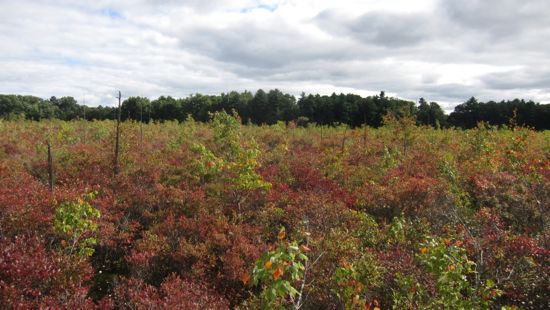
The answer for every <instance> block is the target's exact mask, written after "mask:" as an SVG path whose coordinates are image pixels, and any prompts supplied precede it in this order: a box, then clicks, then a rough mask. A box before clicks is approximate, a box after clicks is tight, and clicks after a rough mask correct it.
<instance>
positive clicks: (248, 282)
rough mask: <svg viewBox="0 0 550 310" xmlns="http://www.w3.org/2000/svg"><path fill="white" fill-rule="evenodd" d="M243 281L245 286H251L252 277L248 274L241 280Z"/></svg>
mask: <svg viewBox="0 0 550 310" xmlns="http://www.w3.org/2000/svg"><path fill="white" fill-rule="evenodd" d="M241 281H243V284H244V285H248V284H250V275H249V274H248V273H245V274H244V275H243V277H242V278H241Z"/></svg>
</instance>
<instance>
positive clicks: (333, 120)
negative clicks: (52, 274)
mask: <svg viewBox="0 0 550 310" xmlns="http://www.w3.org/2000/svg"><path fill="white" fill-rule="evenodd" d="M220 110H225V111H228V112H230V111H232V110H235V111H237V113H238V114H239V115H240V117H241V119H242V120H243V122H244V123H248V122H250V123H253V124H274V123H276V122H277V121H285V122H288V121H292V120H294V121H297V122H298V123H299V124H307V123H316V124H321V125H335V124H348V125H349V126H351V127H357V126H361V125H363V124H367V125H369V126H372V127H379V126H381V125H382V122H383V117H384V115H386V114H388V113H392V114H394V115H396V116H397V117H400V116H402V115H404V114H408V115H414V116H416V119H417V123H418V124H419V125H431V126H434V127H460V128H472V127H475V126H476V125H477V123H478V122H480V121H485V122H488V123H490V124H491V125H497V126H498V125H508V124H510V123H511V122H514V123H515V124H517V125H521V126H528V127H532V128H535V129H537V130H544V129H550V105H549V104H539V103H535V102H533V101H524V100H520V99H514V100H511V101H501V102H494V101H489V102H478V101H477V100H476V99H475V98H474V97H472V98H470V99H469V100H467V101H466V102H464V103H463V104H460V105H458V106H456V107H455V109H454V112H452V113H451V114H450V115H446V114H445V113H444V111H443V110H442V109H441V107H440V106H439V104H437V103H436V102H429V103H428V102H427V101H426V100H424V99H423V98H420V100H419V103H418V104H416V103H415V102H412V101H407V100H402V99H398V98H393V97H388V96H386V95H385V94H384V92H381V93H380V94H379V95H376V96H367V97H361V96H359V95H354V94H339V95H337V94H332V95H330V96H321V95H311V94H310V95H306V94H302V95H301V96H300V97H299V98H298V99H296V98H295V97H294V96H292V95H289V94H285V93H283V92H281V91H280V90H277V89H274V90H270V91H269V92H265V91H263V90H261V89H260V90H258V91H257V92H256V93H254V94H253V93H251V92H249V91H245V92H241V93H239V92H235V91H233V92H230V93H222V94H221V95H201V94H195V95H191V96H189V97H186V98H179V99H176V98H173V97H170V96H168V97H165V96H162V97H159V98H157V99H155V100H152V101H151V100H149V99H148V98H144V97H130V98H128V99H126V100H124V102H123V103H122V109H121V116H122V119H123V120H128V119H132V120H136V121H143V122H150V121H164V120H178V121H183V120H185V119H186V118H187V117H188V116H189V115H191V116H192V117H193V118H194V119H195V120H198V121H203V122H204V121H208V119H209V113H211V112H215V111H220ZM115 117H116V108H114V107H102V106H99V107H88V106H85V105H79V104H78V103H77V101H76V100H75V99H74V98H73V97H61V98H56V97H51V98H50V99H47V100H44V99H41V98H38V97H34V96H21V95H0V118H5V119H14V118H26V119H31V120H40V119H45V118H46V119H47V118H58V119H62V120H73V119H78V118H80V119H87V120H94V119H95V120H103V119H114V118H115ZM511 120H512V121H511Z"/></svg>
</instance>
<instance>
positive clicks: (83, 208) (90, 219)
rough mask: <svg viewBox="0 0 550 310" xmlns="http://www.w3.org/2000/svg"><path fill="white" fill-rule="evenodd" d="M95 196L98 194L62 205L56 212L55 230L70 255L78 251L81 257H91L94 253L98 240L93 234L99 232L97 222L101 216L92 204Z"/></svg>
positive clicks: (91, 194) (90, 194)
mask: <svg viewBox="0 0 550 310" xmlns="http://www.w3.org/2000/svg"><path fill="white" fill-rule="evenodd" d="M95 196H96V193H95V192H91V193H89V194H87V195H85V197H84V199H81V198H78V199H77V200H76V201H74V202H63V203H61V205H60V206H59V207H58V208H57V209H56V210H55V216H54V220H53V225H54V228H55V230H56V231H57V232H58V233H60V234H61V235H62V236H63V241H62V242H61V243H62V246H63V248H65V249H66V250H68V252H69V253H70V254H72V253H74V252H75V251H78V254H79V255H81V256H91V255H92V254H93V253H94V249H93V246H94V245H95V244H96V243H97V240H96V238H94V237H93V234H94V233H95V232H96V230H97V224H96V220H98V219H99V218H100V216H101V214H100V212H99V210H97V209H96V208H94V207H93V206H92V205H91V204H90V203H91V201H92V200H93V199H94V198H95Z"/></svg>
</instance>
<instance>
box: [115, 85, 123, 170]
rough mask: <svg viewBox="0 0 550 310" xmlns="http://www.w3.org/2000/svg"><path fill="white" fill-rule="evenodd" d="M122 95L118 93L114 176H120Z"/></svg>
mask: <svg viewBox="0 0 550 310" xmlns="http://www.w3.org/2000/svg"><path fill="white" fill-rule="evenodd" d="M121 98H122V94H121V93H120V91H118V111H117V119H116V137H115V158H114V162H113V174H114V175H115V176H116V175H117V174H118V170H119V169H118V153H119V143H120V113H121V111H120V110H121V109H120V99H121Z"/></svg>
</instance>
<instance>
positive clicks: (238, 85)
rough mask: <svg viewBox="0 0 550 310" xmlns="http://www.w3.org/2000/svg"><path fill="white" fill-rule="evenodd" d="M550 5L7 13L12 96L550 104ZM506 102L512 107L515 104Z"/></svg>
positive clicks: (433, 1) (167, 6) (359, 2)
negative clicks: (285, 96) (337, 95)
mask: <svg viewBox="0 0 550 310" xmlns="http://www.w3.org/2000/svg"><path fill="white" fill-rule="evenodd" d="M547 9H549V6H548V4H547V1H545V0H528V1H521V0H505V1H502V2H501V1H496V0H487V1H479V0H467V1H462V2H456V1H452V0H425V1H410V0H393V1H378V0H340V1H337V2H335V1H329V0H266V1H260V0H236V1H221V0H214V1H202V0H187V1H177V0H168V1H161V0H122V1H114V0H98V1H89V2H75V1H69V0H60V1H53V0H36V1H27V0H21V1H17V0H4V1H2V2H0V42H2V44H0V64H1V66H2V67H1V68H2V70H0V93H18V94H32V95H37V96H41V97H49V96H52V95H55V96H65V95H70V96H74V97H75V98H77V99H78V100H80V99H81V98H82V97H84V96H86V103H87V104H91V105H97V104H104V105H105V104H113V103H114V102H115V100H114V95H115V94H116V92H117V90H118V89H120V90H122V92H123V95H125V96H137V95H139V96H148V97H151V98H155V97H158V96H160V95H172V96H177V97H180V96H186V95H189V94H191V93H197V92H200V93H208V94H217V93H220V92H227V91H230V90H241V91H242V90H245V89H247V90H252V91H254V90H256V89H258V88H264V89H270V88H279V89H281V90H283V91H287V92H291V93H293V94H299V93H300V92H302V91H305V92H314V93H323V94H330V93H332V92H353V93H358V94H361V95H370V94H375V93H378V92H379V91H380V90H385V91H386V93H388V94H391V95H396V96H399V97H403V98H407V99H412V100H417V99H418V98H419V97H425V98H426V99H427V100H430V101H438V102H441V103H442V104H443V105H444V106H445V107H446V108H447V109H450V108H452V106H454V105H456V104H458V103H461V102H462V101H464V100H466V99H467V98H469V97H470V96H476V97H479V98H482V99H512V98H514V97H523V98H526V99H534V100H538V101H549V100H550V86H548V85H550V84H548V76H550V59H548V57H546V53H547V52H546V51H547V50H548V46H547V45H548V44H547V43H546V42H550V32H549V31H547V29H548V26H550V20H549V19H547V18H546V16H545V12H547V11H548V10H547ZM504 96H505V97H504Z"/></svg>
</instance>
